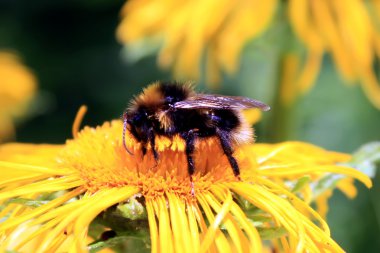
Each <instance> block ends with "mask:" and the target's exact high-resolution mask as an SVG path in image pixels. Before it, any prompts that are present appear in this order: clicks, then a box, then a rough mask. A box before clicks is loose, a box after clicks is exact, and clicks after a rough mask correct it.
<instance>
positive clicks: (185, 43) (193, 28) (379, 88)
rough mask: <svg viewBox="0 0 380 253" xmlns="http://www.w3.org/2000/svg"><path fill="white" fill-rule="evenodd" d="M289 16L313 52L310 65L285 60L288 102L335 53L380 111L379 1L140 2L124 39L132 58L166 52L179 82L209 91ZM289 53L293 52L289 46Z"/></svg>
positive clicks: (163, 56)
mask: <svg viewBox="0 0 380 253" xmlns="http://www.w3.org/2000/svg"><path fill="white" fill-rule="evenodd" d="M276 10H279V12H276ZM281 12H285V13H282V14H283V15H284V16H286V17H287V18H288V20H289V23H290V26H291V28H292V32H293V34H294V35H295V36H296V37H297V38H298V39H299V40H300V42H301V43H302V45H303V46H304V47H305V48H306V51H307V55H306V57H304V56H303V55H304V52H303V51H304V50H303V49H302V47H298V48H297V50H296V51H297V53H295V52H291V53H290V56H289V57H290V58H291V59H289V57H288V56H285V59H284V64H285V66H284V71H283V72H286V73H285V76H284V77H283V78H285V80H282V85H286V84H289V85H291V86H292V87H291V88H290V87H286V88H285V89H286V90H287V91H285V95H284V96H285V98H284V100H285V102H289V100H291V99H292V98H291V97H289V96H292V97H295V95H297V94H302V93H305V92H307V91H308V90H310V88H311V87H313V85H314V84H315V81H316V78H317V76H318V74H319V72H320V71H321V66H322V61H323V56H324V54H326V53H328V54H330V55H331V56H332V58H333V61H334V64H335V66H336V68H337V70H338V71H339V73H340V74H341V75H342V77H343V78H344V79H345V81H347V83H351V84H352V83H355V82H358V83H360V84H361V85H362V87H363V90H364V92H365V94H366V95H367V97H368V98H369V100H370V101H371V102H372V103H373V105H374V106H376V107H377V108H380V85H379V81H378V80H377V78H376V75H375V72H374V67H373V66H374V64H375V61H376V58H378V57H380V47H379V45H380V26H379V21H380V20H379V19H380V4H379V2H378V1H374V0H371V1H361V0H347V1H345V2H342V1H329V0H320V1H312V0H290V1H287V2H285V3H283V4H280V1H276V0H267V1H256V0H249V1H242V0H240V1H233V2H231V1H223V2H220V1H186V2H183V1H182V2H180V3H179V2H176V1H164V2H163V1H157V0H156V1H141V0H133V1H128V2H127V3H126V4H125V6H124V8H123V10H122V21H121V23H120V25H119V27H118V30H117V37H118V39H119V40H120V41H121V42H122V43H123V44H125V45H126V48H127V49H128V50H127V51H128V52H129V54H128V56H129V57H130V58H133V57H136V55H146V54H147V53H151V51H156V50H157V49H158V50H159V56H158V65H159V66H161V67H164V68H170V69H172V70H173V72H174V75H175V77H176V78H183V77H186V78H187V79H193V80H202V78H203V76H202V75H201V73H205V75H206V78H207V83H210V84H216V83H218V82H219V81H220V76H221V75H220V74H221V72H222V71H224V72H225V73H227V74H232V73H234V72H236V70H237V69H238V67H239V61H240V55H241V54H240V53H241V51H242V49H243V47H244V46H245V45H246V44H247V43H248V42H249V41H251V40H253V39H255V38H257V37H259V35H260V34H261V33H262V32H263V31H265V30H267V29H268V28H269V27H270V21H271V20H272V19H273V18H274V16H275V15H276V13H281ZM280 15H281V14H280ZM205 17H207V18H205ZM274 25H276V23H275V22H274ZM287 40H288V38H287V37H286V38H283V40H281V42H280V43H284V44H285V43H287V42H286V41H287ZM268 43H270V42H269V41H268ZM273 47H274V46H273ZM284 48H286V50H288V48H289V45H287V46H284ZM300 48H301V49H300ZM292 49H294V47H292ZM301 52H302V53H301ZM288 53H289V52H286V53H285V54H281V55H287V54H288ZM301 54H302V56H301ZM134 55H135V56H134ZM303 58H305V59H303ZM203 66H204V67H205V68H203ZM204 69H205V70H204ZM202 71H204V72H202ZM289 78H290V79H291V80H289ZM289 90H291V91H289Z"/></svg>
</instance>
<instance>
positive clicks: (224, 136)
mask: <svg viewBox="0 0 380 253" xmlns="http://www.w3.org/2000/svg"><path fill="white" fill-rule="evenodd" d="M216 134H217V136H218V138H219V141H220V145H221V146H222V148H223V151H224V154H225V155H226V156H227V159H228V162H229V163H230V165H231V167H232V170H233V172H234V175H235V177H236V178H237V179H238V180H240V169H239V165H238V163H237V161H236V159H235V158H234V157H233V156H232V154H233V152H234V151H233V149H232V147H231V141H230V138H229V137H228V132H226V131H223V130H220V129H217V130H216Z"/></svg>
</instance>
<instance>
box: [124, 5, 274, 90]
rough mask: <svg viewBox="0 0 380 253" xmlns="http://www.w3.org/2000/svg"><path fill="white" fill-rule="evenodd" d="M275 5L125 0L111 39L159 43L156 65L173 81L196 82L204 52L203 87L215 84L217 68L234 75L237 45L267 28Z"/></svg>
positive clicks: (240, 46) (126, 41)
mask: <svg viewBox="0 0 380 253" xmlns="http://www.w3.org/2000/svg"><path fill="white" fill-rule="evenodd" d="M276 3H277V1H276V0H267V1H257V0H251V1H225V0H224V1H216V0H212V1H202V0H195V1H194V0H192V1H173V0H166V1H158V0H155V1H141V0H133V1H127V3H126V4H125V6H124V8H123V10H122V16H123V20H122V21H121V23H120V25H119V27H118V30H117V37H118V39H119V40H120V41H121V42H122V43H125V44H126V45H127V46H133V45H138V44H139V43H141V42H143V41H145V40H147V39H148V40H150V41H152V42H154V43H156V44H157V43H160V44H162V47H161V50H160V54H159V56H158V64H159V65H160V66H161V67H163V68H169V67H172V68H173V69H174V75H175V76H176V77H177V78H184V77H185V78H186V79H193V80H199V79H200V71H201V67H200V66H201V64H202V55H203V54H204V55H206V63H205V66H207V70H206V72H207V76H206V78H207V79H208V83H212V84H215V83H217V82H218V80H219V78H220V70H223V71H226V72H228V73H232V72H235V71H236V69H237V68H238V64H239V56H240V52H241V50H242V48H243V46H244V45H245V44H246V43H247V41H248V40H250V39H252V38H254V37H257V36H258V35H259V34H260V33H261V32H262V31H263V30H264V29H265V28H266V27H267V25H268V23H269V21H270V20H271V17H272V16H273V13H274V12H275V10H276ZM132 50H137V48H132ZM143 50H146V49H143Z"/></svg>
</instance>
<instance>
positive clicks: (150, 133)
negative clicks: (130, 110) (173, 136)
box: [148, 128, 158, 166]
mask: <svg viewBox="0 0 380 253" xmlns="http://www.w3.org/2000/svg"><path fill="white" fill-rule="evenodd" d="M148 139H149V143H150V147H151V149H152V153H153V157H154V160H155V161H156V166H157V161H158V153H157V150H156V136H155V134H154V131H153V128H149V131H148Z"/></svg>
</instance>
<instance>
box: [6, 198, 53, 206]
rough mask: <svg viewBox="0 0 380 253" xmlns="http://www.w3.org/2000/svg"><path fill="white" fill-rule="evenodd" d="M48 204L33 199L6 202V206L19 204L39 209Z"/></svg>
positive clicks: (16, 199)
mask: <svg viewBox="0 0 380 253" xmlns="http://www.w3.org/2000/svg"><path fill="white" fill-rule="evenodd" d="M47 203H49V201H47V200H34V199H26V198H13V199H10V200H8V201H7V204H20V205H24V206H28V207H33V208H36V207H40V206H42V205H45V204H47Z"/></svg>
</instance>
